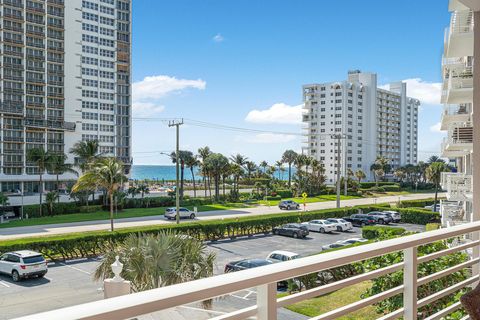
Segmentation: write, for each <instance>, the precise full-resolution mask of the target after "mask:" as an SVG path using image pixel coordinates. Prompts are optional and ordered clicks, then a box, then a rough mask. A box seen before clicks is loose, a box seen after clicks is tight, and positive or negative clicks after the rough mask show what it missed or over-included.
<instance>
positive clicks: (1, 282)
mask: <svg viewBox="0 0 480 320" xmlns="http://www.w3.org/2000/svg"><path fill="white" fill-rule="evenodd" d="M0 284H1V285H3V286H5V287H7V288H10V286H9V285H8V284H6V283H5V282H3V281H0Z"/></svg>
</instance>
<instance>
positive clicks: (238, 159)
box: [230, 153, 248, 168]
mask: <svg viewBox="0 0 480 320" xmlns="http://www.w3.org/2000/svg"><path fill="white" fill-rule="evenodd" d="M230 161H232V162H233V163H235V164H237V165H239V166H240V167H242V168H243V167H245V165H246V164H247V162H248V158H247V157H245V156H243V155H241V154H239V153H237V154H236V155H232V156H230Z"/></svg>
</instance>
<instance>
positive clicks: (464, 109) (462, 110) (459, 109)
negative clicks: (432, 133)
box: [440, 103, 472, 130]
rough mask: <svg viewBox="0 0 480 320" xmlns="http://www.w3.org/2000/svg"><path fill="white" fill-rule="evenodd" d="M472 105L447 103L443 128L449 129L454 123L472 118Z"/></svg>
mask: <svg viewBox="0 0 480 320" xmlns="http://www.w3.org/2000/svg"><path fill="white" fill-rule="evenodd" d="M471 114H472V105H471V104H470V103H462V104H453V105H452V104H447V105H444V107H443V113H442V120H441V122H440V123H441V126H440V129H441V130H448V127H449V126H450V125H451V124H452V123H459V122H468V121H470V120H471Z"/></svg>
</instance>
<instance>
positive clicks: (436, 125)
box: [430, 122, 442, 133]
mask: <svg viewBox="0 0 480 320" xmlns="http://www.w3.org/2000/svg"><path fill="white" fill-rule="evenodd" d="M441 126H442V124H441V123H440V122H439V123H436V124H434V125H433V126H431V127H430V131H432V132H435V133H441V132H442V130H440V127H441Z"/></svg>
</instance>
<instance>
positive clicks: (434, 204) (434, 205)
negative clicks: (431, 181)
mask: <svg viewBox="0 0 480 320" xmlns="http://www.w3.org/2000/svg"><path fill="white" fill-rule="evenodd" d="M437 197H438V182H437V183H436V184H435V200H434V201H433V210H432V211H433V212H437Z"/></svg>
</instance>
